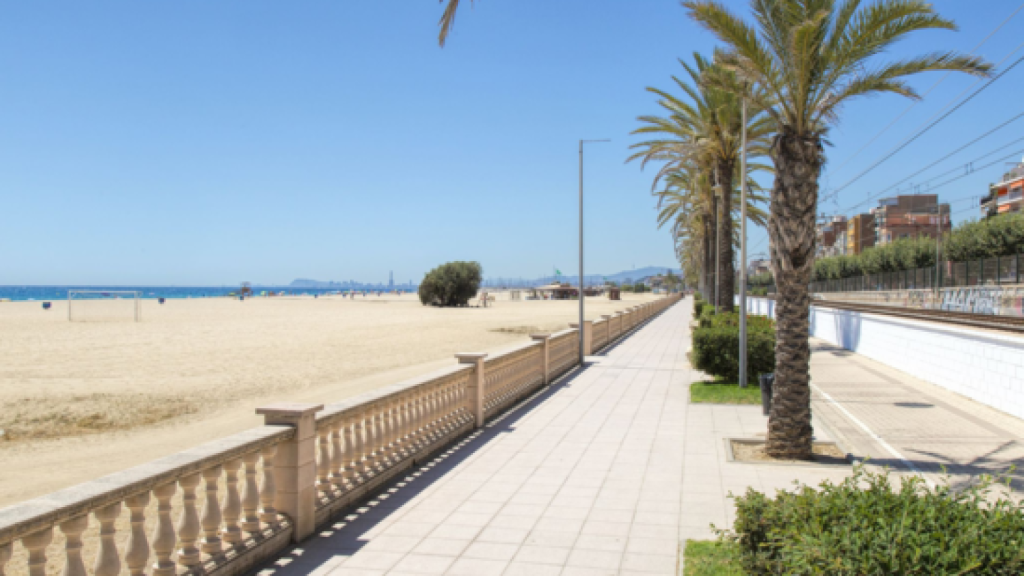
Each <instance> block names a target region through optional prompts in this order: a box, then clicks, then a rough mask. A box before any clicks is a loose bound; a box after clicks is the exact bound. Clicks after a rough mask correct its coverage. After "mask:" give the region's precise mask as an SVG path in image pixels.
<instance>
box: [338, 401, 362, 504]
mask: <svg viewBox="0 0 1024 576" xmlns="http://www.w3.org/2000/svg"><path fill="white" fill-rule="evenodd" d="M355 428H356V416H355V414H351V415H349V416H346V417H345V425H344V426H342V432H343V433H344V437H345V471H344V475H345V483H346V484H347V485H348V486H350V487H354V486H355V485H356V475H357V474H358V472H359V471H358V465H357V462H356V459H357V458H359V445H358V443H357V442H356V430H355Z"/></svg>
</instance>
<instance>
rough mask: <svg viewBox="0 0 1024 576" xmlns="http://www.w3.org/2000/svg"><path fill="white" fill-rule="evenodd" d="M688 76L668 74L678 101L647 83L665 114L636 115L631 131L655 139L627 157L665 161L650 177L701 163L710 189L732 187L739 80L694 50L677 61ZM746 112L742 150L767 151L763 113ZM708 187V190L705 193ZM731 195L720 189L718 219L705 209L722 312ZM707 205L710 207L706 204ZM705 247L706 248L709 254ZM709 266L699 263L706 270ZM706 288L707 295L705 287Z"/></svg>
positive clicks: (729, 296)
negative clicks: (687, 59) (636, 125)
mask: <svg viewBox="0 0 1024 576" xmlns="http://www.w3.org/2000/svg"><path fill="white" fill-rule="evenodd" d="M680 63H681V64H682V65H683V67H684V68H685V69H686V72H687V74H688V75H689V77H690V80H691V83H687V82H684V81H682V80H680V79H679V78H676V77H673V78H672V79H673V80H674V81H675V83H676V86H677V87H678V88H679V89H681V90H682V91H683V92H684V93H685V94H686V96H688V99H687V100H683V99H681V98H678V97H676V96H673V95H672V94H669V93H667V92H665V91H662V90H658V89H655V88H648V91H650V92H653V93H654V94H657V95H658V96H659V97H660V98H661V100H660V101H659V102H658V103H659V105H661V106H662V107H663V108H665V110H666V111H667V112H668V113H669V114H668V116H667V117H661V116H641V117H640V118H639V120H640V121H641V122H643V123H644V126H642V127H640V128H638V129H636V130H634V131H633V133H634V134H647V135H654V136H656V139H654V140H648V141H645V142H640V143H637V144H634V145H633V146H632V148H634V149H637V148H639V149H640V150H639V151H638V152H636V153H634V154H633V155H632V156H630V158H629V160H634V159H642V161H643V164H642V166H643V165H644V164H646V163H647V162H648V161H650V160H667V162H666V164H665V165H664V166H663V167H662V170H661V171H660V172H659V174H658V175H657V176H656V177H655V185H657V181H658V178H660V177H661V176H662V175H663V174H664V173H666V172H671V171H673V170H676V169H677V167H678V166H679V163H681V162H682V163H692V164H696V165H698V166H702V167H704V172H705V178H706V179H707V180H708V181H709V182H710V183H711V186H710V190H713V189H719V190H722V191H732V190H734V188H735V187H734V186H733V183H734V176H735V175H736V174H737V173H738V172H739V170H738V168H739V164H740V162H739V160H740V154H741V145H740V144H741V137H742V133H743V129H744V124H743V115H742V112H741V98H742V96H741V95H740V94H737V89H738V88H739V84H738V82H737V80H736V78H735V74H733V73H732V72H730V71H728V70H725V69H722V68H721V67H718V66H716V65H715V64H713V63H712V62H710V61H708V60H707V59H706V58H704V57H703V56H701V55H700V54H694V65H693V66H690V65H689V64H687V63H686V62H682V61H680ZM708 76H713V77H714V78H715V79H716V80H717V81H718V82H725V83H728V82H732V84H733V86H731V87H730V86H727V87H719V86H717V85H712V84H710V83H708V82H706V81H705V77H708ZM749 108H750V113H749V114H748V115H747V122H746V126H745V127H746V130H747V139H748V145H747V150H748V154H750V155H752V156H758V155H764V154H766V153H767V145H768V136H769V134H770V133H771V131H772V129H773V121H772V119H771V117H769V116H768V115H766V114H763V113H762V111H761V110H760V109H759V108H758V106H757V105H756V104H755V105H751V106H750V107H749ZM710 190H709V192H710ZM732 200H733V195H732V194H731V193H723V194H722V195H721V202H722V206H721V207H720V213H721V222H716V219H717V218H718V215H717V214H715V213H714V211H712V212H711V214H712V216H711V218H710V219H709V221H708V224H709V225H710V230H716V229H717V234H718V238H717V245H718V246H719V247H720V249H719V250H718V254H717V262H716V263H715V266H714V268H715V270H716V272H715V273H716V277H717V279H718V285H719V290H718V291H719V292H720V294H721V302H717V301H715V298H714V297H713V298H712V302H713V303H714V304H715V305H716V306H718V307H720V308H721V309H722V310H724V311H727V312H728V311H732V309H733V293H734V291H735V285H734V281H735V278H734V268H733V261H734V257H733V254H734V253H733V244H732V237H733V218H732V212H733V204H732ZM708 208H710V206H708ZM713 245H714V242H712V243H711V244H709V245H707V246H705V251H706V253H712V252H711V251H710V247H711V246H713ZM710 270H711V268H710V267H708V268H705V271H706V272H710ZM705 288H708V290H707V291H708V292H711V293H712V294H713V291H712V290H710V286H705Z"/></svg>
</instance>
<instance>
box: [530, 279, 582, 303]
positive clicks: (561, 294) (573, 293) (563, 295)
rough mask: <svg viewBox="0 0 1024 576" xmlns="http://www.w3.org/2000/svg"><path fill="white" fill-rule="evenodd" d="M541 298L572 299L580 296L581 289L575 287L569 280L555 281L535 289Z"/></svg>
mask: <svg viewBox="0 0 1024 576" xmlns="http://www.w3.org/2000/svg"><path fill="white" fill-rule="evenodd" d="M533 290H534V292H536V293H537V294H538V295H539V296H540V299H541V300H571V299H573V298H575V297H577V296H579V290H577V289H576V288H573V287H572V286H570V285H569V283H568V282H555V283H553V284H547V285H545V286H537V287H536V288H534V289H533Z"/></svg>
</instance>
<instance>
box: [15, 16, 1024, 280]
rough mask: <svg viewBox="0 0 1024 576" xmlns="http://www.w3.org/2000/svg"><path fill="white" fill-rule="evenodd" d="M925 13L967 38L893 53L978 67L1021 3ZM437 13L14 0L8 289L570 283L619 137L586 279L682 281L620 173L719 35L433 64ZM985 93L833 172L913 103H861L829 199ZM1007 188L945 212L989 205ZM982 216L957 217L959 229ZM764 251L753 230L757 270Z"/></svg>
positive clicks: (517, 37)
mask: <svg viewBox="0 0 1024 576" xmlns="http://www.w3.org/2000/svg"><path fill="white" fill-rule="evenodd" d="M730 4H732V5H734V6H735V8H737V9H745V7H746V3H745V2H730ZM935 5H936V6H937V8H938V9H939V10H940V12H941V13H943V14H945V15H947V16H950V17H953V18H954V19H956V20H957V22H958V23H959V24H960V26H961V31H960V32H958V33H951V32H931V33H926V34H921V35H919V36H918V37H916V38H914V39H912V40H910V41H908V42H905V43H903V44H900V45H899V46H898V48H897V50H896V51H895V55H908V54H915V53H919V52H921V51H930V50H935V49H961V50H970V49H971V48H973V47H974V46H975V45H976V44H977V43H979V42H980V41H981V40H982V38H984V37H985V36H986V35H987V34H989V33H990V32H991V31H992V30H993V29H994V28H995V27H996V26H997V25H998V24H999V23H1000V22H1001V21H1003V20H1004V19H1005V18H1006V17H1007V16H1009V15H1010V13H1011V12H1013V11H1014V10H1015V9H1016V8H1017V7H1018V4H1017V2H1016V1H1015V0H1014V1H992V0H989V1H986V2H970V3H969V2H960V1H955V0H943V1H937V2H935ZM440 13H441V6H440V5H439V4H438V3H437V2H435V1H433V0H418V1H414V0H400V1H391V2H337V1H313V0H308V1H303V2H289V3H285V2H279V1H246V2H238V1H234V2H217V3H209V2H199V1H185V2H174V3H171V2H163V3H158V2H137V1H128V0H124V1H103V2H92V3H84V2H71V1H56V0H54V1H50V2H8V3H4V4H3V6H2V7H0V15H2V17H0V74H2V76H3V88H2V89H0V284H64V283H86V284H152V285H159V284H177V285H186V284H234V283H236V282H238V281H242V280H250V281H254V282H261V283H286V282H289V281H291V280H292V279H293V278H296V277H307V278H316V279H321V280H349V279H356V280H361V281H372V282H377V281H386V280H387V275H388V271H389V270H394V271H395V276H396V281H403V282H404V281H406V280H409V279H414V280H417V279H419V278H420V277H422V274H423V273H424V272H425V271H426V270H428V269H429V268H431V267H433V266H434V265H436V264H438V263H441V262H444V261H448V260H456V259H463V260H478V261H480V262H481V263H482V264H483V266H484V269H485V275H487V276H489V277H490V276H527V277H533V276H539V275H542V274H546V273H549V272H550V270H551V267H552V266H558V267H559V268H561V269H562V271H563V272H565V273H567V274H568V273H574V271H575V267H576V264H575V262H576V193H577V170H578V167H577V140H578V139H580V138H611V139H612V140H613V141H612V142H611V143H610V144H599V145H593V146H591V147H590V148H589V149H588V150H587V156H586V159H587V165H586V182H587V200H588V203H587V207H586V220H587V226H588V235H587V251H588V256H587V268H588V270H589V271H593V272H604V273H614V272H618V271H620V270H624V269H629V268H630V267H632V266H633V265H634V264H635V265H636V266H646V265H652V264H653V265H658V266H666V265H673V264H674V262H673V253H672V245H671V240H670V238H669V234H668V232H667V230H660V231H659V230H657V228H656V226H655V221H654V219H655V210H654V201H653V199H652V198H651V197H650V195H649V191H650V179H651V177H652V175H653V170H651V169H648V170H647V171H645V172H641V171H640V169H639V166H638V165H636V164H628V165H627V164H624V162H623V161H624V159H625V158H626V156H627V155H628V146H629V144H631V143H633V142H635V141H636V140H637V139H636V138H634V137H631V136H630V135H629V132H630V131H631V130H633V129H634V128H635V127H636V126H637V122H636V120H635V119H636V117H637V116H638V115H640V114H647V113H653V112H657V107H656V105H655V100H654V98H653V97H652V96H651V95H649V94H648V93H646V92H645V91H644V87H646V86H659V87H669V86H670V80H669V77H670V75H672V74H677V73H679V72H680V67H679V65H678V63H677V61H676V59H677V58H678V57H689V55H690V54H691V53H692V52H693V51H701V52H704V53H710V51H711V50H712V48H713V46H714V42H713V38H712V37H711V36H710V35H709V34H708V33H706V32H704V31H702V30H700V29H699V28H698V27H696V26H695V25H694V24H693V23H692V22H690V21H689V20H688V18H687V17H686V14H685V11H684V10H683V9H682V8H681V7H680V6H679V4H678V3H677V2H675V1H673V0H616V1H612V0H602V1H595V0H559V1H558V2H550V1H544V0H478V1H477V2H476V5H475V7H473V8H472V9H470V6H469V5H468V3H467V6H466V9H465V10H464V11H463V12H462V13H461V14H460V16H459V20H458V22H457V25H456V30H455V32H454V35H453V36H452V37H451V39H450V42H449V44H448V46H447V47H446V48H445V49H443V50H442V49H440V48H438V47H437V43H436V33H437V29H436V22H437V19H438V17H439V16H440ZM1022 27H1024V14H1018V15H1017V16H1016V18H1015V19H1014V20H1012V21H1011V22H1010V23H1009V24H1008V25H1007V26H1006V27H1004V28H1003V29H1002V30H1001V31H1000V32H999V33H997V34H996V35H995V36H993V37H992V38H991V39H990V40H989V41H988V42H987V43H986V44H985V45H984V46H983V47H982V48H981V49H980V50H979V53H980V54H982V55H984V56H986V57H987V58H989V59H990V60H992V61H998V60H1000V59H1002V58H1003V57H1005V56H1006V55H1007V54H1010V53H1011V52H1012V51H1013V50H1014V49H1015V48H1017V47H1018V44H1019V43H1020V40H1019V38H1020V36H1021V35H1020V33H1019V31H1020V30H1021V29H1022ZM1019 55H1020V53H1019V52H1018V53H1017V54H1016V56H1019ZM1016 56H1015V57H1014V58H1011V60H1009V62H1012V61H1013V60H1014V59H1015V58H1016ZM939 77H940V75H938V74H934V75H929V76H924V77H921V78H920V79H919V80H917V81H916V85H918V86H920V87H921V88H922V89H926V88H927V87H929V86H931V85H932V84H933V83H934V82H935V81H936V80H937V79H938V78H939ZM1022 78H1024V64H1022V65H1021V66H1020V67H1019V68H1018V69H1014V70H1013V71H1011V72H1010V73H1009V74H1008V75H1007V76H1006V77H1005V78H1003V79H1002V80H1000V81H999V82H997V83H996V84H994V85H993V86H992V88H990V89H989V90H987V91H986V92H985V93H983V94H982V95H981V96H979V97H978V98H976V99H975V100H974V101H972V102H971V103H970V104H968V105H967V106H965V107H964V108H963V109H961V110H960V111H958V112H957V113H956V114H954V115H953V116H951V117H950V118H949V119H948V120H946V121H944V122H943V123H942V124H940V125H939V126H938V127H936V128H935V129H934V130H933V131H931V132H930V133H929V134H928V135H926V136H924V137H922V138H921V139H920V140H919V141H918V142H915V143H914V144H913V145H911V146H910V147H908V148H907V149H906V150H905V151H903V152H901V153H900V154H899V155H897V156H895V157H894V158H893V159H892V160H890V161H889V162H887V163H886V164H883V165H882V166H881V167H879V168H877V169H875V170H873V171H872V172H870V173H869V174H868V175H867V176H865V177H864V178H862V179H861V180H859V181H858V182H857V183H856V184H854V185H851V186H850V187H849V188H848V189H846V190H844V191H843V192H842V193H841V194H840V195H839V197H838V199H837V200H836V201H835V202H832V201H829V202H825V203H823V204H822V206H821V211H825V212H840V213H843V211H844V210H846V212H847V213H851V212H852V211H851V210H850V207H851V206H852V205H853V204H856V203H857V202H858V201H860V200H862V199H863V198H865V197H867V196H869V195H873V194H876V193H877V192H878V191H879V190H882V189H884V188H885V187H886V186H888V185H889V184H891V183H893V182H895V181H898V180H900V179H901V178H903V177H904V176H906V175H908V174H910V173H912V172H914V171H915V170H917V169H918V168H921V167H924V166H925V165H927V164H928V163H930V162H931V161H933V160H934V159H936V158H938V157H940V156H942V155H943V154H945V153H947V152H949V151H951V150H953V149H954V148H955V147H956V146H957V145H959V144H960V143H963V142H966V141H967V140H969V139H971V138H973V137H975V136H977V135H980V134H981V133H982V132H984V131H985V130H987V129H989V128H991V127H994V126H995V125H996V124H998V123H1000V122H1002V121H1003V120H1006V119H1008V118H1010V117H1011V116H1013V115H1016V114H1017V113H1020V112H1022V111H1024V110H1021V109H1020V108H1021V105H1020V104H1019V102H1020V98H1019V95H1018V93H1019V92H1020V88H1021V86H1022V83H1021V79H1022ZM973 82H974V80H973V79H970V78H967V77H959V76H950V77H949V78H947V79H946V80H945V81H944V82H943V83H942V84H941V85H940V86H939V87H938V88H936V89H935V90H934V91H933V92H932V93H931V94H929V96H928V98H927V99H926V100H925V102H924V103H922V104H919V105H917V106H915V107H914V108H913V109H912V110H911V112H909V113H908V114H907V115H906V116H905V117H903V118H902V119H901V120H900V121H899V122H898V123H897V124H896V125H895V126H893V127H892V128H891V129H890V130H889V131H888V132H886V133H885V134H883V135H882V136H881V137H879V138H878V139H877V141H875V142H874V143H873V144H872V145H871V146H870V147H869V148H868V149H867V150H865V151H864V152H862V153H860V154H859V155H858V156H856V157H855V158H853V159H852V160H851V161H849V162H848V163H845V164H844V162H846V160H847V159H848V158H849V157H851V156H852V155H853V154H854V153H855V152H856V151H857V150H858V149H859V148H861V147H862V146H863V145H864V144H865V143H866V142H868V141H869V140H870V139H871V138H872V137H874V136H875V135H876V134H877V133H878V132H879V130H881V129H882V128H883V127H884V126H885V125H886V124H888V123H889V122H890V121H891V120H892V119H893V118H895V117H896V116H897V115H898V114H900V113H901V112H902V111H903V110H904V109H905V108H906V107H907V106H908V102H907V101H905V100H903V99H900V98H897V97H892V96H885V97H879V98H874V99H870V100H864V101H860V102H858V103H856V104H853V105H850V106H848V107H847V108H846V109H845V111H844V116H843V121H842V123H841V124H840V125H839V126H838V127H837V128H836V130H835V131H834V132H833V133H832V134H831V138H830V139H831V141H832V143H833V147H832V148H830V149H829V150H828V155H829V169H828V172H827V173H826V175H825V178H824V179H823V184H825V185H826V186H828V185H831V186H833V187H835V186H838V185H840V184H842V183H843V182H845V181H847V180H848V179H849V178H852V177H853V176H855V175H856V174H857V173H859V172H860V171H861V170H862V169H864V168H866V167H868V166H869V165H870V164H871V163H873V162H874V161H875V160H877V159H878V158H879V157H881V156H882V154H883V153H884V152H885V151H887V150H888V149H890V148H891V147H892V146H894V145H895V144H897V143H899V142H900V141H901V140H902V139H904V138H906V137H907V136H908V135H910V134H911V133H913V131H914V129H915V128H917V127H918V126H919V125H921V124H922V123H924V122H925V121H926V120H927V119H928V118H929V117H931V116H932V115H934V114H935V113H936V112H937V111H938V110H940V109H941V108H942V107H943V106H944V105H945V104H946V103H947V102H949V101H950V100H952V99H953V98H954V97H956V96H957V95H958V94H960V93H961V92H962V91H963V90H965V89H966V88H967V87H968V86H970V85H971V84H972V83H973ZM1021 124H1022V125H1024V121H1022V122H1021ZM1020 131H1021V126H1017V125H1015V124H1014V125H1011V126H1009V127H1008V128H1007V129H1004V130H1003V131H1001V132H1000V133H998V134H996V135H994V136H993V137H991V138H987V139H985V140H984V141H983V142H981V143H979V144H978V145H976V146H974V147H972V148H970V149H968V150H966V151H965V152H963V153H962V154H959V155H957V156H956V157H954V158H952V159H950V160H949V161H948V162H947V163H946V164H944V165H943V167H939V168H936V169H934V170H932V171H931V172H929V173H927V174H923V175H922V176H921V177H920V179H919V181H923V180H924V179H926V178H928V177H929V176H930V175H933V174H938V173H941V172H942V171H943V170H950V169H955V168H956V167H957V166H960V165H962V164H964V163H965V162H966V161H967V160H969V159H971V158H974V157H976V156H979V155H981V154H984V153H986V152H988V151H989V150H991V149H995V148H999V147H1001V146H1002V145H1003V144H1004V143H1006V142H1009V141H1011V140H1013V139H1016V138H1017V137H1018V136H1017V135H1019V133H1020ZM1016 149H1017V148H1013V147H1011V148H1008V149H1007V152H1012V151H1014V150H1016ZM1020 149H1024V145H1020ZM983 163H985V161H983V162H980V163H977V164H976V165H980V164H983ZM837 169H838V170H837ZM1001 169H1002V166H1001V165H1000V166H996V167H993V168H989V169H987V170H981V171H978V172H976V173H974V174H972V175H971V176H970V177H968V178H964V179H962V180H959V181H957V182H955V183H953V184H950V185H947V186H945V187H944V188H942V189H941V190H938V192H939V193H940V194H941V195H942V197H943V198H944V199H949V200H956V199H961V198H967V197H970V196H972V195H973V196H979V195H981V194H984V193H985V192H986V186H987V183H988V182H991V181H994V180H995V179H997V178H998V176H999V174H1000V173H1001ZM922 191H923V190H922ZM973 206H976V201H975V202H969V201H966V200H957V201H956V202H954V204H953V210H954V212H955V213H956V218H957V219H961V218H964V217H968V216H974V215H976V214H977V210H976V209H974V208H973ZM862 208H864V207H862ZM763 236H764V233H763V231H759V230H754V231H752V234H751V239H752V244H754V245H755V246H757V249H755V250H754V251H753V252H757V251H758V250H764V248H765V246H766V244H765V243H764V242H760V243H758V242H759V240H761V239H762V238H763ZM570 271H572V272H570Z"/></svg>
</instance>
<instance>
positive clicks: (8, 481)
mask: <svg viewBox="0 0 1024 576" xmlns="http://www.w3.org/2000/svg"><path fill="white" fill-rule="evenodd" d="M623 298H624V299H623V300H622V301H618V302H612V301H609V300H608V299H607V298H604V297H601V298H588V299H587V302H586V305H587V317H588V318H592V319H593V318H597V317H598V316H599V315H600V314H608V313H611V312H613V311H616V310H621V309H625V308H626V307H628V306H630V305H632V304H634V303H637V302H640V301H647V300H650V299H653V298H655V297H654V296H652V295H649V294H647V295H632V294H624V295H623ZM577 306H578V303H577V302H575V301H561V302H554V301H508V300H504V299H501V298H500V297H499V300H498V302H497V303H496V305H494V306H491V307H488V308H458V309H450V308H449V309H441V308H432V307H425V306H422V305H420V303H419V301H418V299H417V298H416V296H415V295H404V296H396V295H387V296H381V297H378V296H369V297H358V298H356V299H355V300H351V299H347V298H342V297H321V298H316V299H314V298H312V297H294V298H255V299H250V300H247V301H244V302H241V301H238V300H230V299H226V298H217V299H193V300H168V301H167V303H166V304H164V305H160V304H158V303H157V302H156V301H155V300H145V301H143V303H142V321H141V322H139V323H134V322H69V321H68V319H67V318H68V316H67V303H66V302H59V301H58V302H55V303H54V308H53V309H52V310H49V311H44V310H42V309H41V306H40V303H39V302H4V303H0V346H2V349H3V352H4V362H3V364H2V366H0V429H3V430H4V431H5V432H4V436H3V438H4V439H2V440H0V459H2V461H3V462H4V464H5V465H4V471H3V473H2V474H0V506H5V505H9V504H12V503H14V502H17V501H20V500H24V499H26V498H32V497H35V496H39V495H42V494H46V493H48V492H52V491H54V490H57V489H60V488H63V487H67V486H70V485H73V484H77V483H79V482H83V481H86V480H90V479H93V478H96V477H98V476H101V475H104V474H108V473H111V472H115V471H118V470H121V469H124V468H127V467H130V466H134V465H137V464H140V463H143V462H146V461H148V460H152V459H154V458H158V457H161V456H165V455H167V454H171V453H173V452H176V451H179V450H183V449H186V448H188V447H190V446H194V445H197V444H200V443H202V442H205V441H208V440H213V439H216V438H219V437H222V436H225V435H228V434H232V433H235V432H238V431H241V430H244V429H246V428H249V427H252V426H257V425H259V424H260V423H261V420H260V418H259V417H257V416H256V415H255V414H254V410H255V408H256V407H257V406H259V405H262V404H266V403H269V402H274V401H283V400H289V401H308V402H318V403H329V402H334V401H338V400H341V399H343V398H346V397H348V396H352V395H354V394H359V393H361V392H364V391H367V390H371V389H373V388H375V387H378V386H383V385H387V384H391V383H394V382H398V381H400V380H403V379H405V378H409V377H412V376H415V375H418V374H420V373H423V372H427V371H430V370H432V369H436V368H440V367H443V366H448V365H451V364H452V363H454V362H455V359H454V358H453V355H454V354H455V353H457V352H487V351H494V350H497V349H500V348H503V347H506V346H508V345H510V344H514V343H517V342H524V341H526V340H527V338H528V337H527V334H529V333H531V332H537V331H555V330H560V329H563V328H566V327H568V323H569V322H572V321H574V320H575V318H576V314H577Z"/></svg>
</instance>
